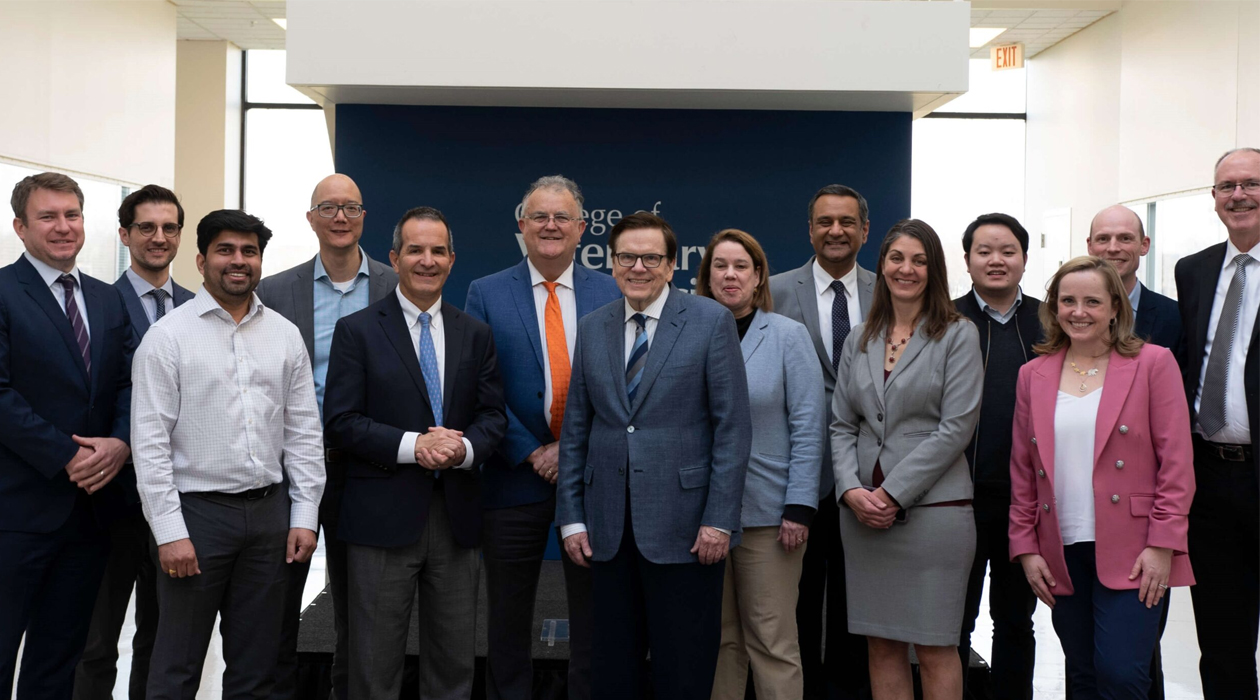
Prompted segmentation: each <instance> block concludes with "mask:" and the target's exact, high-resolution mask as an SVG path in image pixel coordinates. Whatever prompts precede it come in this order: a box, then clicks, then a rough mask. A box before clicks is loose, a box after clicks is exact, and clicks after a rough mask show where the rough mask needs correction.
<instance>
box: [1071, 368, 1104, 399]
mask: <svg viewBox="0 0 1260 700" xmlns="http://www.w3.org/2000/svg"><path fill="white" fill-rule="evenodd" d="M1068 364H1069V365H1071V366H1072V371H1073V372H1076V373H1077V374H1079V375H1080V376H1081V386H1080V391H1081V393H1082V394H1084V393H1085V392H1086V391H1089V387H1087V386H1085V377H1097V376H1098V368H1097V367H1094V368H1092V369H1081V368H1079V367H1077V366H1076V363H1075V362H1072V361H1070V360H1069V361H1068Z"/></svg>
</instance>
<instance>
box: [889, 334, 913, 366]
mask: <svg viewBox="0 0 1260 700" xmlns="http://www.w3.org/2000/svg"><path fill="white" fill-rule="evenodd" d="M913 337H914V331H910V335H907V336H906V337H904V338H902V339H901V342H900V343H889V344H888V362H889V363H890V364H895V363H896V362H897V357H896V355H897V351H898V350H900V349H901V348H904V347H905V346H906V343H907V342H908V341H909V340H910V339H911V338H913Z"/></svg>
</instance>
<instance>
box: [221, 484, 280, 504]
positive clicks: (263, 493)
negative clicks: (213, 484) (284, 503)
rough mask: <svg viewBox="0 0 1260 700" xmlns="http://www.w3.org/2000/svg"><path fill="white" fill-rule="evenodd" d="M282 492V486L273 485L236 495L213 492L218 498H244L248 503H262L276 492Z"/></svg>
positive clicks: (240, 492) (239, 492)
mask: <svg viewBox="0 0 1260 700" xmlns="http://www.w3.org/2000/svg"><path fill="white" fill-rule="evenodd" d="M279 490H280V484H271V485H270V486H264V487H262V488H260V489H250V490H248V491H238V492H236V493H226V492H223V491H215V492H213V493H214V495H216V496H227V497H228V498H242V499H244V500H246V501H260V500H262V499H264V498H266V497H268V496H270V495H271V494H273V493H275V492H276V491H279Z"/></svg>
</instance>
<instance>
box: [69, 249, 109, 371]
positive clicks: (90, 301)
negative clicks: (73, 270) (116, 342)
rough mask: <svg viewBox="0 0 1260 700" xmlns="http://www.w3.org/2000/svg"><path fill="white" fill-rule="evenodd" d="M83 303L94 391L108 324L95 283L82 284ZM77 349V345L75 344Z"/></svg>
mask: <svg viewBox="0 0 1260 700" xmlns="http://www.w3.org/2000/svg"><path fill="white" fill-rule="evenodd" d="M79 279H80V280H81V281H83V280H84V276H83V275H82V274H80V275H79ZM83 304H84V305H85V306H87V318H88V328H90V329H91V330H89V331H88V352H89V353H90V354H91V355H92V366H93V367H96V368H97V371H96V372H93V373H92V375H91V377H90V379H91V383H92V392H91V393H93V394H95V393H96V379H97V377H99V376H100V375H101V371H100V368H101V354H102V353H103V352H104V347H105V333H106V330H107V329H108V327H109V324H108V323H106V322H105V302H104V300H102V299H101V296H100V289H99V288H98V287H97V286H96V285H95V284H85V285H83ZM75 349H76V350H77V349H78V345H76V346H75Z"/></svg>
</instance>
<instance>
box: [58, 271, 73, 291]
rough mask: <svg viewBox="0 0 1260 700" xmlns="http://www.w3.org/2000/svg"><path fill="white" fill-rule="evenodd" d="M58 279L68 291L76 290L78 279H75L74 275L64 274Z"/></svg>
mask: <svg viewBox="0 0 1260 700" xmlns="http://www.w3.org/2000/svg"><path fill="white" fill-rule="evenodd" d="M57 281H58V282H60V283H61V286H62V287H64V288H65V290H66V291H67V292H69V291H73V290H74V285H75V281H76V280H75V279H74V275H71V274H64V275H62V276H60V277H58V278H57Z"/></svg>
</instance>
